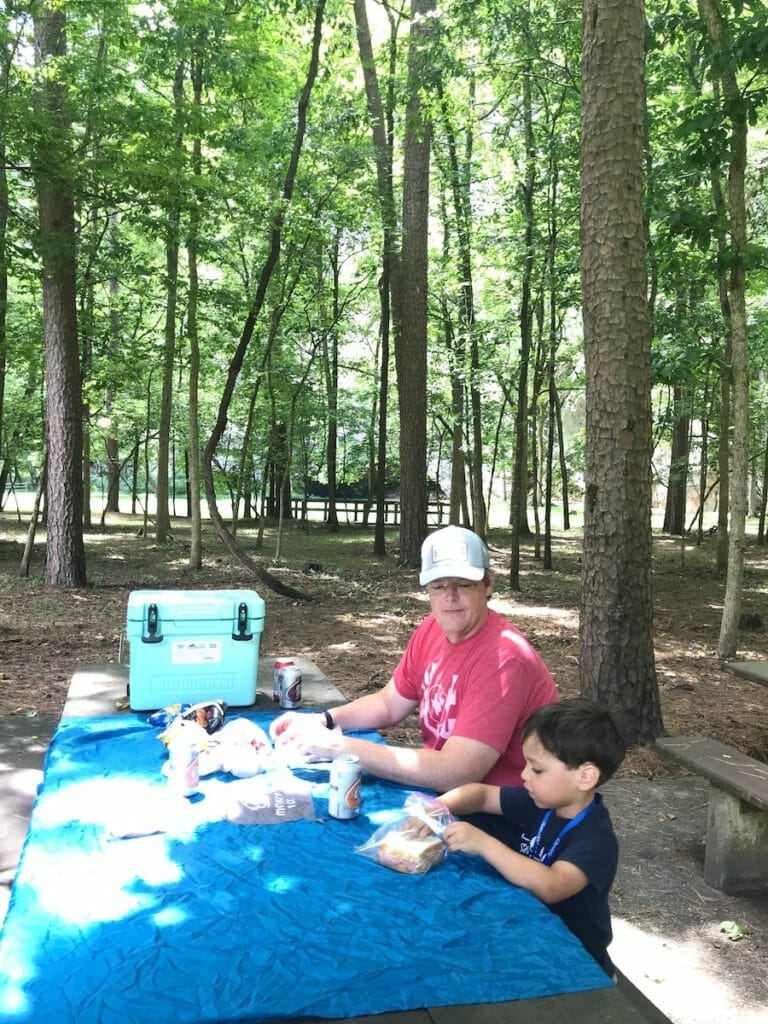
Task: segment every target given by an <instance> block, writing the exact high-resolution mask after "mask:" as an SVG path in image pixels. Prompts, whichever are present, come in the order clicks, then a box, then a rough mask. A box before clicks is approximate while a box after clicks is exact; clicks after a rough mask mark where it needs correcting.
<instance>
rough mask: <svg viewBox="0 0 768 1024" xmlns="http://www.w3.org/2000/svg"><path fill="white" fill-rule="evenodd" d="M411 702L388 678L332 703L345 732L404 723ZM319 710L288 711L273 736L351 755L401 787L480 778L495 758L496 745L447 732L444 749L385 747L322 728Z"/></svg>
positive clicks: (320, 751)
mask: <svg viewBox="0 0 768 1024" xmlns="http://www.w3.org/2000/svg"><path fill="white" fill-rule="evenodd" d="M416 707H417V704H416V702H415V701H412V700H407V699H406V698H405V697H403V696H401V694H400V693H399V692H398V690H397V687H396V686H395V681H394V679H390V680H389V682H388V683H387V685H386V686H384V687H382V689H381V690H378V691H377V692H376V693H371V694H366V695H365V696H364V697H359V698H358V699H357V700H353V701H351V702H350V703H349V704H343V705H342V706H341V707H338V708H333V709H332V711H331V714H332V715H333V721H334V723H335V724H336V725H337V726H339V727H340V728H341V729H342V730H344V731H345V732H346V731H348V730H355V729H386V728H387V727H388V726H391V725H397V724H398V723H399V722H402V721H403V719H404V718H406V717H407V716H408V715H409V714H410V713H411V711H413V710H415V708H416ZM323 723H324V718H323V716H322V715H297V714H295V713H294V712H289V713H288V714H287V715H282V716H281V717H280V718H278V719H277V720H276V721H275V722H273V723H272V728H271V730H270V731H271V733H272V736H273V737H274V738H275V739H276V740H277V741H278V742H279V741H280V739H282V741H283V742H285V743H291V742H295V743H297V744H299V745H300V749H301V750H302V751H303V752H304V753H306V754H315V755H318V756H325V757H333V756H334V755H335V754H339V753H347V754H355V755H356V756H357V757H359V758H360V766H361V767H362V769H363V771H367V772H370V773H371V774H372V775H377V776H378V777H379V778H381V779H388V780H389V781H390V782H399V783H400V784H402V785H404V786H423V787H424V788H426V789H435V790H437V791H438V792H440V793H442V792H445V790H448V789H453V787H454V786H458V785H461V784H462V783H464V782H479V781H480V779H483V778H485V776H486V775H487V774H488V772H489V771H490V770H491V768H493V766H494V765H495V764H496V762H497V761H498V759H499V752H498V750H494V748H493V747H489V746H488V745H487V744H485V743H480V742H479V741H478V740H471V739H467V738H465V737H463V736H451V737H449V738H448V740H447V741H446V743H445V746H444V747H443V749H442V750H425V749H424V748H423V747H396V746H385V745H384V744H382V743H374V742H372V741H370V740H361V739H356V738H355V737H353V736H340V735H339V734H338V733H337V732H335V731H332V732H329V731H328V730H327V729H325V728H321V727H320V726H321V725H323Z"/></svg>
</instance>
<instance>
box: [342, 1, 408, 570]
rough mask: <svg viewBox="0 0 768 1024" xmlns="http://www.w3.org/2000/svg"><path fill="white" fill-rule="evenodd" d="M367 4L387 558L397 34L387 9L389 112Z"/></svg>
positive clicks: (381, 514)
mask: <svg viewBox="0 0 768 1024" xmlns="http://www.w3.org/2000/svg"><path fill="white" fill-rule="evenodd" d="M365 5H366V0H353V5H352V6H353V9H354V14H355V27H356V31H357V45H358V50H359V52H360V63H361V65H362V69H363V82H364V85H365V99H366V105H367V107H368V116H369V119H370V122H371V135H372V138H373V152H374V158H375V162H376V184H377V189H378V196H379V207H380V209H381V223H382V229H383V234H384V247H383V258H382V274H381V281H380V283H379V302H380V306H381V321H380V328H379V330H380V336H381V364H380V379H379V440H378V465H377V468H376V526H375V528H374V541H373V553H374V554H375V555H384V554H385V553H386V541H385V526H386V511H385V510H386V505H385V499H386V494H385V488H386V478H387V469H386V454H387V445H386V432H387V415H388V403H387V395H388V389H389V359H390V325H391V326H392V327H393V328H394V331H393V334H394V337H395V347H397V344H398V342H397V338H398V336H399V333H400V323H401V309H400V305H401V303H400V296H401V280H402V266H401V259H400V252H399V250H398V244H397V237H398V230H397V229H398V224H399V221H398V217H397V210H396V207H395V195H394V187H393V183H392V174H393V170H392V166H393V156H392V138H393V134H394V87H395V69H396V65H397V30H398V24H399V22H398V19H397V17H396V16H395V14H394V13H393V9H392V8H390V7H388V8H387V16H388V18H389V28H390V32H389V49H388V53H389V75H388V82H389V87H388V90H387V105H386V108H385V106H384V103H383V101H382V98H381V89H380V87H379V79H378V75H377V74H376V65H375V62H374V58H373V46H372V43H371V30H370V27H369V24H368V13H367V10H366V6H365Z"/></svg>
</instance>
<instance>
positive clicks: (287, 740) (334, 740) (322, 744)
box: [269, 712, 344, 763]
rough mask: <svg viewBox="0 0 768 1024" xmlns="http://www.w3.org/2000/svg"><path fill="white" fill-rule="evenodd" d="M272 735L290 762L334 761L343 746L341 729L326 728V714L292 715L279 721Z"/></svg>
mask: <svg viewBox="0 0 768 1024" xmlns="http://www.w3.org/2000/svg"><path fill="white" fill-rule="evenodd" d="M269 732H270V735H271V737H272V741H273V742H274V744H275V750H276V751H277V752H278V753H279V754H283V755H284V756H285V757H286V758H287V760H288V761H289V763H290V762H291V761H294V760H300V759H305V760H306V759H307V758H315V759H318V760H328V761H332V760H333V758H334V757H335V756H336V755H337V754H339V753H341V751H342V749H343V746H344V738H343V736H342V732H341V729H338V728H337V729H327V728H326V725H325V717H324V716H323V715H307V714H297V713H296V712H289V713H288V714H286V715H281V716H280V718H276V719H275V721H274V722H273V723H272V725H271V726H270V730H269Z"/></svg>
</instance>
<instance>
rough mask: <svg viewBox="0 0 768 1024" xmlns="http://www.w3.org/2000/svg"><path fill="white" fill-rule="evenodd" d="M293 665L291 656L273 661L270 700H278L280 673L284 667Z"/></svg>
mask: <svg viewBox="0 0 768 1024" xmlns="http://www.w3.org/2000/svg"><path fill="white" fill-rule="evenodd" d="M292 665H293V660H292V659H291V658H278V659H277V661H276V662H275V674H274V680H273V683H272V700H274V701H278V700H280V673H281V672H282V670H283V669H284V668H289V667H291V666H292Z"/></svg>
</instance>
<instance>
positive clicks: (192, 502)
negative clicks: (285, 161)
mask: <svg viewBox="0 0 768 1024" xmlns="http://www.w3.org/2000/svg"><path fill="white" fill-rule="evenodd" d="M204 52H205V39H204V30H203V29H200V30H199V32H198V38H197V44H196V46H195V53H194V56H193V59H192V70H191V78H192V102H193V104H194V107H195V110H196V111H198V112H199V114H201V113H202V102H203V54H204ZM197 123H198V124H202V120H199V121H198V122H197ZM202 146H203V144H202V139H201V137H200V130H199V129H198V130H196V132H195V137H194V141H193V143H192V174H193V175H194V178H195V181H199V180H200V173H201V169H202V162H203V158H202ZM203 202H204V197H203V192H202V190H201V189H199V188H197V189H196V190H195V201H194V203H193V204H192V209H191V211H190V215H189V232H188V235H187V263H188V265H189V298H188V300H187V339H188V340H189V384H188V389H189V409H188V411H187V426H188V432H189V439H188V441H187V460H186V466H187V473H186V477H187V494H188V504H187V514H188V515H189V517H190V543H189V561H188V563H187V564H188V565H189V568H190V569H192V570H194V571H197V570H199V569H201V568H202V566H203V523H202V510H201V502H200V491H201V488H200V423H199V403H198V397H199V379H200V341H199V338H198V332H197V300H198V295H199V291H200V287H199V280H198V272H197V245H198V235H199V230H200V215H201V211H202V208H203Z"/></svg>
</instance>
